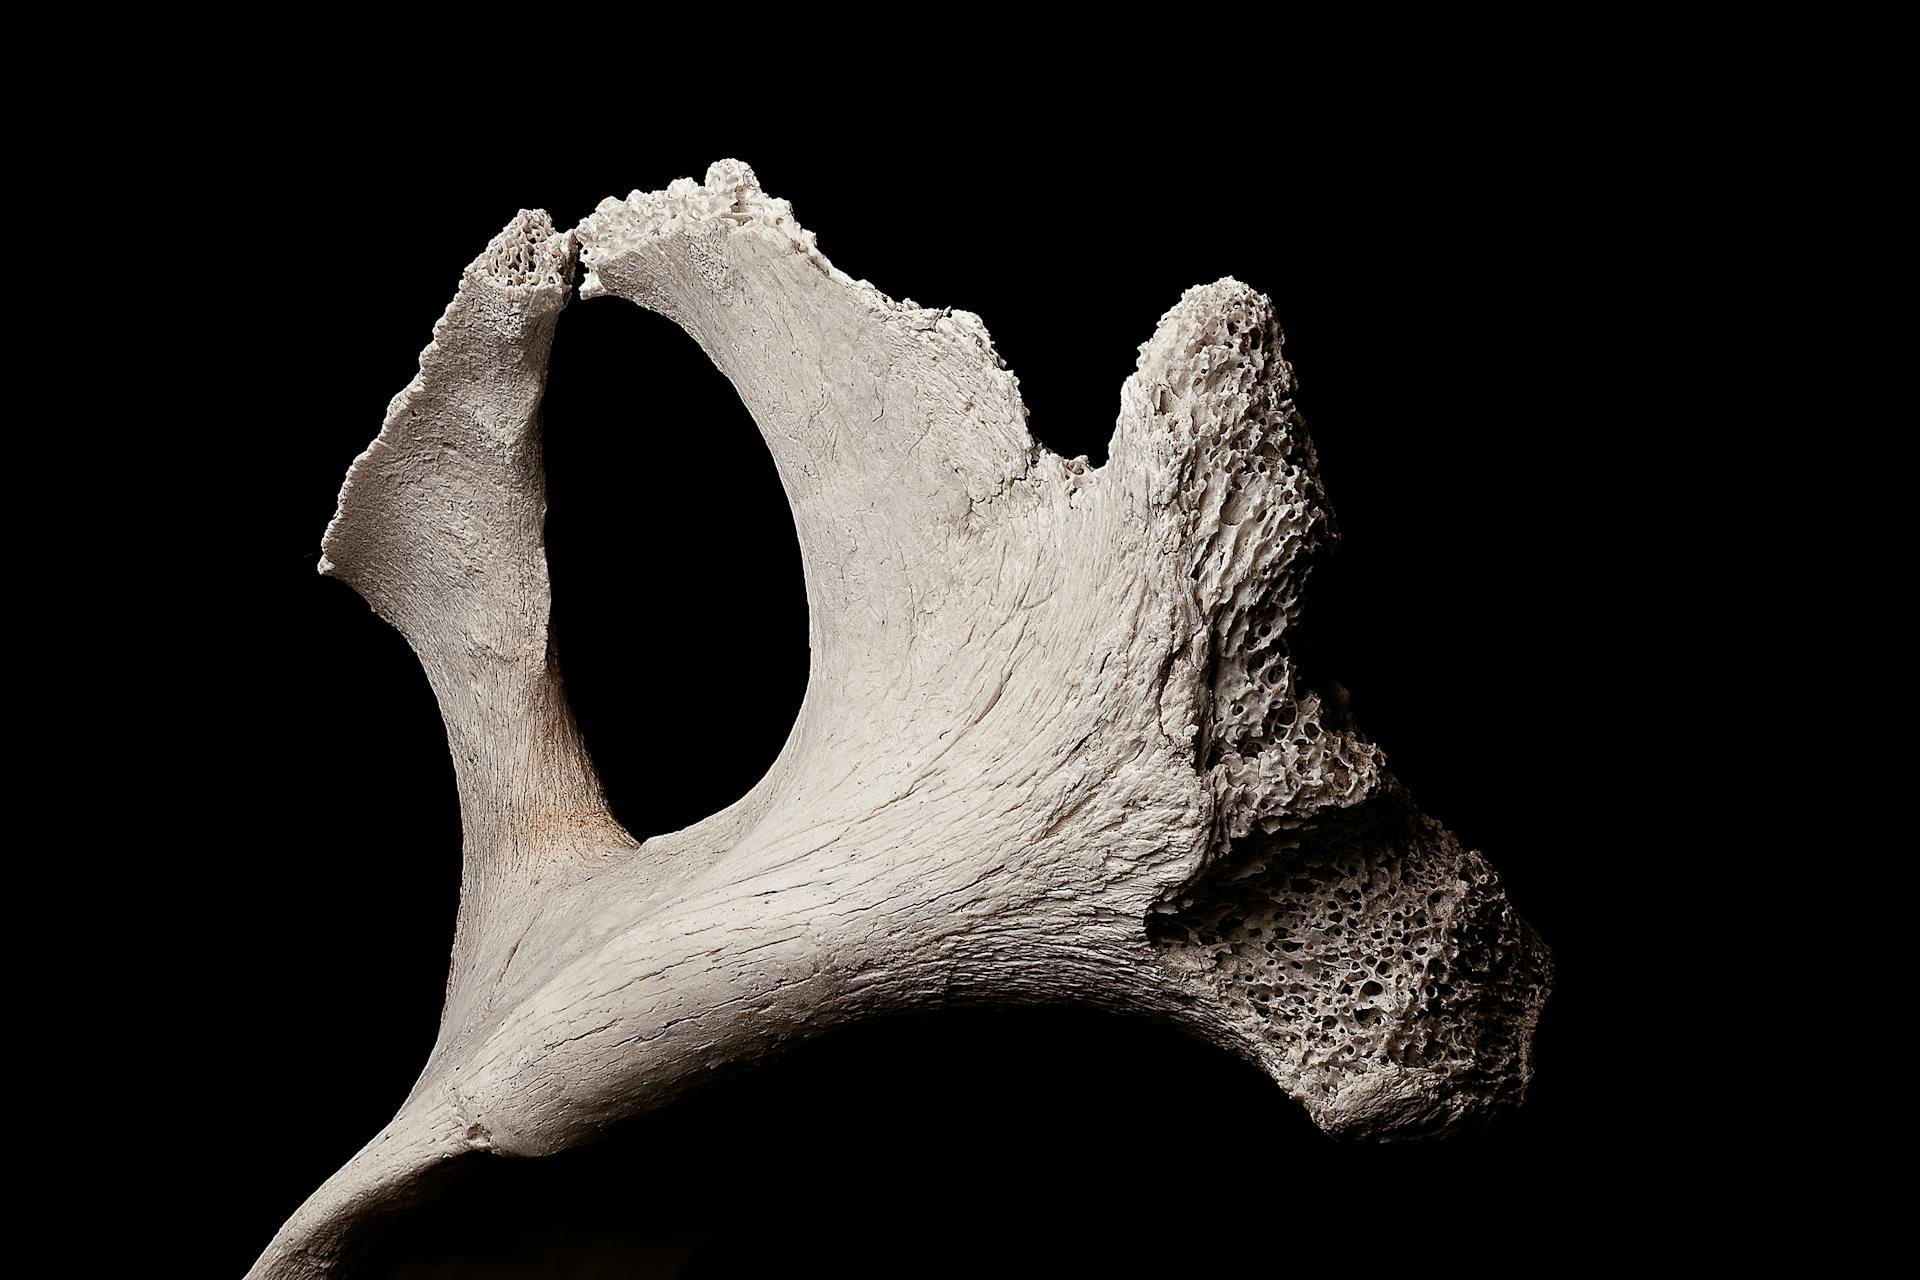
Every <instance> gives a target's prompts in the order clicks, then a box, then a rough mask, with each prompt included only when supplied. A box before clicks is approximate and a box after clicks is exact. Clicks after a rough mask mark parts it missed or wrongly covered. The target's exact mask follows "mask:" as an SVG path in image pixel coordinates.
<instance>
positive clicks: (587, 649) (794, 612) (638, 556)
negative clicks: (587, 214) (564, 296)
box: [542, 298, 808, 837]
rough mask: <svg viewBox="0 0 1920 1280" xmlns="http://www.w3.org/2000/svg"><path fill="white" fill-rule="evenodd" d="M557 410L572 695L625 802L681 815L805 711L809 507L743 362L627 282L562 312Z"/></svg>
mask: <svg viewBox="0 0 1920 1280" xmlns="http://www.w3.org/2000/svg"><path fill="white" fill-rule="evenodd" d="M642 352H644V353H645V364H644V368H642V367H640V366H637V365H636V360H637V359H638V358H639V353H642ZM636 379H637V380H636ZM542 416H543V419H544V425H543V434H544V436H545V442H544V445H545V451H546V471H547V523H546V542H547V563H548V569H549V573H550V576H551V578H552V585H553V608H552V626H551V636H552V641H553V649H554V656H555V658H556V659H557V661H558V665H559V668H560V674H561V679H562V681H563V683H564V687H565V689H566V692H567V698H568V701H569V703H570V704H571V705H572V707H573V711H574V716H575V718H576V720H577V721H578V723H579V726H580V731H581V736H582V737H583V738H584V739H585V742H586V746H587V750H588V753H589V754H590V755H591V756H592V757H593V761H594V765H595V767H596V768H597V769H598V770H599V773H600V779H601V782H602V784H603V785H604V786H605V788H606V791H607V799H608V801H609V803H610V804H611V805H612V807H613V813H614V817H615V818H616V819H618V820H619V821H620V823H621V825H622V826H624V827H626V828H627V830H628V831H629V832H631V833H632V834H633V835H635V836H637V837H646V836H650V835H655V834H659V833H661V832H667V831H676V830H679V829H680V828H681V827H684V826H687V825H689V824H691V823H694V822H698V821H699V820H701V819H702V818H705V817H706V816H708V815H709V814H713V813H718V812H719V811H720V810H721V809H723V808H725V807H726V806H727V805H729V804H731V803H733V801H735V800H737V799H739V798H740V796H741V795H742V794H744V793H745V792H746V791H747V789H748V788H750V787H751V786H753V785H754V784H755V783H756V782H758V781H759V780H760V778H761V777H762V776H763V775H764V774H765V773H766V771H767V768H768V767H769V766H770V765H771V764H772V763H773V761H774V759H775V757H776V756H777V755H778V754H779V752H780V748H781V747H782V745H783V744H784V743H785V741H786V738H787V735H788V733H789V732H790V731H791V729H792V728H793V723H794V720H795V719H796V718H797V716H798V715H799V710H800V701H801V698H802V696H803V694H804V693H805V691H806V685H807V663H808V634H807V630H808V628H807V602H806V587H805V583H804V579H803V577H802V570H801V564H800V548H799V541H798V538H797V536H796V534H795V532H794V526H793V516H792V514H791V508H790V506H789V505H788V502H787V497H786V494H785V492H784V491H783V490H782V488H781V485H780V478H779V475H778V473H777V472H776V471H775V469H774V465H773V457H772V455H771V454H770V453H769V452H768V451H767V448H766V445H765V443H764V442H763V441H762V440H761V438H760V432H759V430H758V428H756V427H755V426H754V423H753V419H752V418H751V417H750V416H748V413H747V410H746V408H745V406H743V405H742V404H741V403H740V399H739V396H738V394H737V393H736V392H735V391H734V389H733V385H732V384H731V383H730V382H728V380H727V378H726V375H725V374H723V373H721V372H720V370H719V369H717V368H716V367H715V366H714V365H713V363H712V362H711V361H710V360H709V359H708V358H707V357H706V355H705V354H703V353H702V352H701V350H700V348H699V347H698V345H696V344H695V342H694V340H693V339H692V338H689V337H688V336H687V335H686V334H685V333H684V332H682V331H681V329H680V328H679V327H678V326H677V325H675V324H674V323H673V322H672V321H670V320H667V319H665V318H664V317H661V316H658V315H654V314H652V313H651V312H647V311H643V310H641V309H640V308H638V307H635V306H633V305H631V304H629V303H627V302H624V301H622V300H620V299H617V298H615V299H596V300H592V301H587V302H575V303H574V304H573V305H572V306H570V307H568V308H567V309H566V310H565V311H564V312H562V313H561V315H560V320H559V328H558V330H557V331H556V333H555V335H554V343H553V357H552V362H551V364H550V366H549V370H548V382H547V394H546V399H545V402H544V406H543V411H542ZM688 422H697V423H698V424H699V429H698V430H696V431H683V430H681V429H680V427H681V425H682V424H684V423H688ZM717 524H720V525H724V529H723V530H722V531H721V532H720V533H718V534H717V535H716V536H713V537H711V538H710V537H708V536H707V534H706V532H705V531H707V530H710V529H713V528H714V527H715V526H716V525H717ZM743 546H745V547H752V548H754V549H755V551H754V554H752V555H744V556H743V555H740V554H739V551H738V549H739V548H740V547H743ZM709 673H712V674H711V675H710V674H709ZM723 673H724V674H723Z"/></svg>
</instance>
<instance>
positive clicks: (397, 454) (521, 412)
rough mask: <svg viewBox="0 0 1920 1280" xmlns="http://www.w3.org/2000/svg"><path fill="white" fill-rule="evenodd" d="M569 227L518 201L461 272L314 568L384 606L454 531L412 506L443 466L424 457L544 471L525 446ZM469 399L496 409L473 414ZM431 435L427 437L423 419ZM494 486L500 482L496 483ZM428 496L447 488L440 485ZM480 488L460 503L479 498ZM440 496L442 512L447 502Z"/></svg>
mask: <svg viewBox="0 0 1920 1280" xmlns="http://www.w3.org/2000/svg"><path fill="white" fill-rule="evenodd" d="M576 257H577V252H576V245H575V241H574V237H573V233H572V232H570V231H555V230H554V227H553V220H552V219H551V218H550V217H548V216H547V214H546V212H545V211H544V210H540V209H522V210H520V211H519V212H518V213H517V214H515V215H514V217H513V219H512V220H511V221H509V222H508V223H507V225H506V226H505V227H503V228H502V229H501V230H500V232H499V234H497V235H495V236H494V237H493V239H492V240H490V241H488V242H487V246H486V248H485V249H483V250H481V251H480V254H479V256H478V257H476V258H475V259H474V260H473V261H472V262H471V263H470V264H468V266H467V268H466V270H465V271H463V272H462V273H461V276H460V285H459V290H458V292H457V293H456V294H455V295H454V299H453V301H452V302H451V303H449V304H448V306H447V309H446V312H445V313H444V314H443V315H442V316H441V317H440V319H439V320H438V321H437V322H436V323H435V324H434V326H433V340H432V341H431V342H429V343H428V344H427V346H426V348H425V349H424V350H423V351H422V352H421V353H420V371H419V373H418V374H417V375H415V377H414V379H413V381H412V382H410V383H409V384H408V385H407V386H406V388H405V389H403V390H402V391H401V392H400V393H399V394H398V395H396V396H395V397H394V398H393V400H392V401H391V402H390V403H389V404H388V406H387V413H386V418H385V420H384V422H383V423H382V425H381V428H380V432H379V435H378V436H376V437H375V439H374V440H373V442H372V443H371V444H369V445H368V446H367V448H366V450H365V451H364V452H362V453H361V454H360V456H359V457H357V458H355V459H354V461H353V465H352V466H351V467H349V468H348V470H347V477H346V481H345V483H343V484H342V485H341V488H340V501H339V506H338V508H337V509H336V511H335V513H334V517H333V519H332V521H331V522H330V523H329V524H328V525H327V530H326V533H325V534H324V535H323V536H322V537H321V540H320V550H321V555H320V562H319V565H318V568H319V571H320V572H321V573H322V574H325V575H327V576H329V577H336V578H341V579H343V580H345V581H346V582H348V583H349V584H350V585H351V586H353V587H354V589H355V590H357V591H359V592H360V593H361V594H362V595H364V596H367V597H368V600H369V602H370V603H372V604H373V606H374V607H375V608H376V609H378V610H380V611H381V612H382V613H383V614H389V616H391V614H390V610H393V609H396V608H398V607H399V606H400V605H401V603H402V602H401V600H400V599H399V598H398V597H400V596H401V595H402V594H405V593H404V592H403V591H402V590H401V588H400V587H399V585H398V582H397V580H398V579H401V578H403V577H405V578H408V579H409V580H410V581H409V590H410V589H411V588H412V587H413V586H414V585H417V584H416V583H414V582H413V581H411V580H412V579H417V578H418V577H419V576H420V575H419V574H418V573H417V572H414V571H413V570H414V569H415V568H416V567H417V566H418V564H419V562H420V560H421V558H422V557H423V556H428V555H431V554H433V553H434V551H435V548H436V547H443V546H444V545H445V544H446V543H448V542H449V541H457V540H459V533H460V531H458V530H448V529H439V528H437V527H435V526H434V524H433V522H432V521H431V520H429V519H426V518H424V517H423V516H422V514H421V513H418V512H415V511H414V510H413V507H414V505H415V504H416V501H417V500H418V499H420V497H421V495H422V493H423V492H424V491H427V490H433V489H435V488H436V484H435V483H427V484H422V483H420V482H421V481H422V480H427V481H433V480H434V479H435V477H436V475H437V474H438V473H440V472H443V471H444V470H445V468H444V467H442V466H439V465H435V464H432V463H430V462H429V461H428V459H429V458H430V457H431V456H432V455H433V454H434V453H435V452H436V451H440V450H443V449H445V448H447V447H449V446H451V447H452V448H453V449H454V450H455V451H456V452H458V453H459V454H460V455H461V456H462V457H464V458H467V459H470V460H472V461H473V462H475V463H477V464H480V465H483V466H485V467H486V468H488V469H489V470H490V471H493V472H495V473H499V472H501V471H512V472H516V473H521V474H524V475H528V476H536V477H537V467H529V466H527V465H525V464H526V463H528V462H529V461H530V459H529V458H528V456H527V450H526V449H525V448H524V447H523V446H524V444H525V442H526V440H527V438H528V435H529V433H530V431H531V430H532V427H533V422H534V410H535V409H536V407H537V406H538V404H539V400H540V395H541V392H542V390H543V389H544V386H545V374H546V363H547V352H548V349H549V347H550V346H551V344H552V341H553V325H554V321H555V319H556V318H557V317H558V315H559V313H560V311H561V309H562V308H564V307H565V306H566V305H567V299H568V296H569V294H570V292H571V288H572V281H573V271H574V265H575V261H576ZM469 403H484V404H487V405H488V406H489V412H488V413H486V414H484V415H478V416H476V415H473V414H471V413H468V412H467V411H466V409H465V406H466V405H468V404H469ZM423 426H425V427H429V428H431V429H429V430H426V431H425V432H424V434H425V436H426V437H427V442H426V443H422V442H421V441H420V439H419V437H420V436H421V435H422V430H421V429H422V427H423ZM495 483H496V484H497V483H499V482H498V481H496V482H495ZM431 496H436V497H438V496H443V495H438V494H434V495H431ZM474 496H475V495H474V494H470V493H469V494H466V495H464V497H463V500H462V502H461V504H460V505H463V506H472V505H473V502H472V499H473V498H474ZM444 506H445V504H444V502H443V503H441V509H444Z"/></svg>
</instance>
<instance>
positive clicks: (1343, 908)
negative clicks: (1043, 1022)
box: [1149, 785, 1550, 1137]
mask: <svg viewBox="0 0 1920 1280" xmlns="http://www.w3.org/2000/svg"><path fill="white" fill-rule="evenodd" d="M1162 911H1163V913H1164V914H1160V915H1157V916H1156V917H1155V918H1154V920H1153V921H1152V923H1151V924H1150V926H1149V928H1150V932H1151V933H1152V935H1153V937H1154V940H1155V943H1156V945H1158V946H1159V947H1161V948H1162V949H1163V953H1164V955H1165V958H1166V962H1167V963H1168V964H1169V965H1170V966H1172V967H1174V968H1175V969H1177V970H1178V971H1180V972H1182V973H1184V974H1186V975H1188V976H1190V977H1191V978H1192V979H1193V980H1195V981H1198V982H1202V983H1204V984H1206V986H1207V987H1208V988H1209V989H1210V990H1211V991H1212V992H1213V993H1214V994H1215V995H1216V997H1217V998H1218V1000H1219V1001H1220V1002H1221V1004H1222V1005H1223V1006H1224V1007H1225V1008H1226V1009H1227V1010H1229V1011H1230V1016H1231V1017H1233V1018H1234V1019H1236V1020H1237V1021H1239V1022H1240V1023H1242V1024H1243V1025H1245V1026H1246V1027H1248V1028H1250V1029H1251V1030H1250V1035H1249V1042H1250V1043H1251V1044H1252V1045H1253V1046H1254V1047H1255V1056H1256V1057H1257V1058H1258V1059H1259V1060H1260V1061H1261V1062H1262V1063H1263V1064H1264V1065H1266V1066H1267V1067H1268V1069H1269V1070H1270V1071H1272V1072H1273V1074H1274V1075H1275V1076H1276V1077H1277V1078H1279V1079H1281V1080H1282V1081H1284V1082H1285V1083H1286V1086H1287V1088H1288V1091H1289V1092H1291V1093H1292V1094H1293V1095H1294V1096H1295V1097H1296V1098H1298V1099H1300V1101H1301V1102H1302V1103H1303V1104H1304V1105H1305V1106H1306V1108H1307V1110H1308V1112H1309V1113H1310V1114H1312V1115H1313V1117H1314V1119H1315V1120H1316V1121H1317V1122H1318V1123H1319V1124H1320V1125H1321V1126H1322V1127H1323V1128H1325V1129H1327V1130H1329V1131H1330V1132H1333V1133H1341V1134H1344V1133H1347V1132H1352V1131H1365V1132H1368V1133H1370V1134H1371V1136H1375V1137H1387V1136H1396V1137H1416V1136H1424V1135H1427V1134H1432V1133H1443V1132H1447V1131H1449V1130H1452V1129H1455V1128H1458V1127H1460V1126H1461V1123H1462V1122H1463V1121H1466V1120H1470V1119H1472V1118H1474V1117H1476V1116H1485V1115H1488V1114H1492V1113H1493V1112H1495V1111H1496V1110H1497V1109H1498V1108H1500V1107H1502V1106H1505V1105H1511V1104H1513V1103H1517V1102H1518V1101H1519V1100H1520V1096H1521V1094H1522V1092H1523V1091H1524V1089H1525V1085H1526V1082H1527V1081H1528V1080H1529V1079H1530V1078H1531V1076H1532V1066H1531V1063H1530V1061H1529V1055H1530V1050H1531V1030H1532V1027H1533V1025H1534V1022H1535V1020H1536V1019H1537V1017H1538V1015H1539V1009H1540V1003H1541V1000H1542V999H1543V997H1544V995H1545V992H1546V987H1547V983H1548V979H1549V976H1550V962H1549V960H1548V955H1547V952H1546V950H1545V948H1544V947H1543V946H1542V945H1541V943H1540V941H1539V939H1538V938H1537V937H1536V936H1535V935H1534V933H1533V930H1532V929H1531V928H1530V927H1529V926H1528V925H1527V924H1526V922H1525V921H1523V920H1521V919H1520V917H1519V916H1518V915H1516V914H1515V913H1514V911H1513V908H1512V907H1511V906H1510V905H1509V904H1508V902H1507V900H1506V897H1505V895H1504V894H1503V893H1502V892H1501V890H1500V884H1499V880H1498V878H1497V877H1496V876H1495V875H1494V872H1493V868H1492V867H1490V866H1489V865H1488V864H1487V862H1486V860H1485V859H1484V858H1482V857H1481V856H1480V855H1479V854H1477V853H1473V852H1470V851H1469V850H1467V849H1465V848H1463V847H1462V846H1461V845H1460V842H1459V841H1458V840H1456V839H1454V837H1453V836H1452V834H1450V833H1449V832H1448V831H1447V830H1446V829H1445V828H1444V827H1442V826H1441V825H1440V824H1439V823H1437V822H1435V821H1433V820H1432V819H1431V818H1427V817H1424V816H1422V815H1421V814H1420V813H1419V812H1418V811H1417V810H1415V809H1414V808H1413V806H1412V804H1411V803H1410V801H1409V800H1408V798H1407V796H1406V795H1405V793H1404V791H1403V790H1402V789H1401V788H1399V787H1398V786H1397V785H1396V786H1392V787H1390V788H1389V789H1388V791H1387V793H1386V794H1384V795H1383V796H1381V797H1380V798H1379V799H1377V800H1375V801H1373V802H1370V803H1369V804H1368V805H1366V806H1365V807H1363V808H1362V809H1361V810H1359V811H1358V812H1354V813H1351V814H1347V815H1343V816H1342V817H1341V818H1339V819H1337V820H1333V821H1326V822H1318V823H1311V824H1308V825H1307V826H1306V827H1305V828H1304V829H1302V830H1300V831H1297V832H1293V833H1288V834H1283V835H1262V836H1256V837H1253V838H1252V839H1249V840H1246V841H1243V842H1240V843H1238V844H1236V846H1235V850H1234V857H1233V860H1232V863H1231V865H1230V866H1227V867H1222V868H1219V869H1217V870H1216V871H1215V872H1214V873H1213V874H1210V875H1208V876H1206V877H1204V878H1203V879H1202V880H1201V881H1200V882H1198V883H1197V884H1195V885H1194V886H1193V887H1192V888H1191V890H1190V891H1189V892H1186V893H1183V894H1181V895H1180V896H1179V898H1178V899H1177V901H1175V902H1173V903H1168V904H1162Z"/></svg>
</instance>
